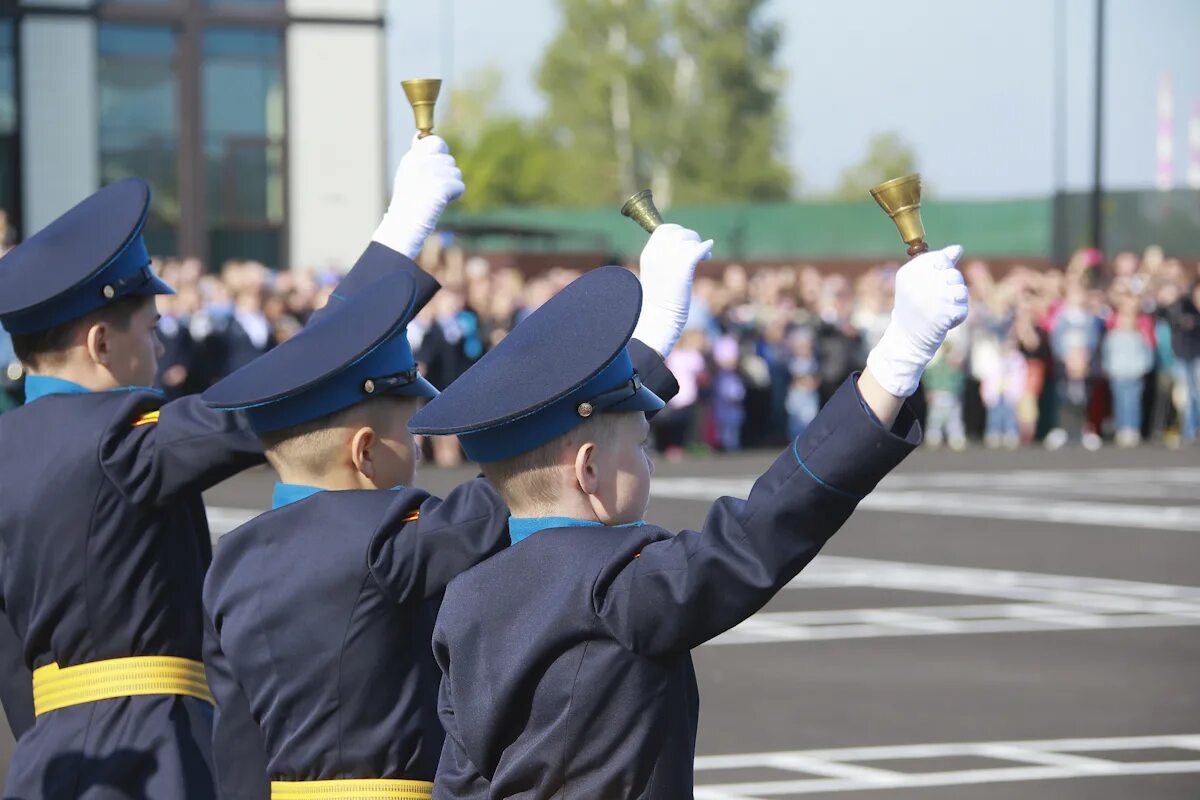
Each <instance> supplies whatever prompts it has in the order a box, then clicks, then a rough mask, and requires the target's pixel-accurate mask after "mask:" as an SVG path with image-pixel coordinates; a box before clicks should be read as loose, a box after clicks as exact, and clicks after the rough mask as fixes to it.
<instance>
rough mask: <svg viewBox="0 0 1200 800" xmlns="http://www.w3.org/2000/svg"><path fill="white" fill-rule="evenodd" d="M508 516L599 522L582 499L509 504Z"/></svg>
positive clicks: (589, 505) (590, 507) (589, 506)
mask: <svg viewBox="0 0 1200 800" xmlns="http://www.w3.org/2000/svg"><path fill="white" fill-rule="evenodd" d="M509 516H513V517H517V518H518V519H532V518H536V517H568V518H570V519H583V520H587V521H589V522H593V521H594V522H599V520H598V519H597V518H596V512H595V511H593V510H592V506H591V504H590V503H588V502H587V501H586V500H585V499H583V498H582V497H580V498H571V499H563V498H560V499H558V500H556V501H555V502H553V503H528V504H522V503H519V502H516V503H510V504H509Z"/></svg>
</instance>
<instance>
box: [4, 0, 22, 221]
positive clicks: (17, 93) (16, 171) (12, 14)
mask: <svg viewBox="0 0 1200 800" xmlns="http://www.w3.org/2000/svg"><path fill="white" fill-rule="evenodd" d="M19 3H20V0H0V21H3V22H6V23H11V24H12V26H13V31H12V42H13V104H14V105H15V107H16V115H17V130H16V134H15V136H16V140H15V142H14V146H13V165H12V168H13V186H14V188H15V189H16V192H15V194H14V196H13V207H12V208H7V209H5V211H7V212H8V224H9V225H10V226H12V228H13V230H15V231H16V233H17V241H18V242H19V241H21V240H22V239H24V238H25V145H24V141H23V136H24V128H23V124H24V121H25V115H24V114H22V113H21V106H22V102H21V82H22V79H23V77H24V76H23V75H22V73H21V42H22V38H23V37H22V36H21V6H20V5H19Z"/></svg>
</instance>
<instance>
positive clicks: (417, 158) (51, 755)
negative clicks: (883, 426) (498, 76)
mask: <svg viewBox="0 0 1200 800" xmlns="http://www.w3.org/2000/svg"><path fill="white" fill-rule="evenodd" d="M436 147H437V143H436V142H435V143H433V145H429V144H424V145H421V147H420V148H417V147H414V151H415V152H414V153H410V154H409V156H406V157H405V160H404V163H403V164H402V167H401V169H399V170H398V171H397V174H396V188H397V189H398V190H399V191H398V194H399V195H402V196H400V197H398V198H397V199H395V200H394V202H393V204H392V207H391V208H390V209H389V212H388V215H387V216H386V217H385V219H384V221H383V223H381V224H380V226H379V230H378V231H377V232H376V234H375V237H374V240H373V241H372V243H371V244H370V245H368V247H367V249H366V250H365V252H364V253H363V255H362V256H361V258H360V259H359V261H358V262H357V263H356V265H355V267H354V269H353V270H352V271H351V272H350V274H349V275H348V276H347V277H346V279H345V280H344V281H343V282H342V284H341V286H340V287H339V293H340V294H342V295H343V296H353V295H354V294H355V293H357V292H358V291H359V290H360V289H362V288H363V287H364V286H365V285H366V284H367V283H369V282H370V281H371V280H372V279H374V278H378V277H379V276H381V275H386V274H390V273H405V272H407V273H409V274H412V275H414V276H415V277H414V278H412V280H413V281H414V282H415V283H417V284H418V285H419V289H418V290H417V291H418V292H419V293H420V294H422V295H427V294H429V293H431V292H432V288H433V287H436V282H434V281H432V279H429V278H428V277H427V276H424V275H423V273H421V271H420V270H419V269H418V268H417V267H416V265H415V264H414V263H413V262H412V261H411V258H410V255H415V253H416V250H415V249H413V248H414V245H417V246H419V243H420V241H423V239H424V237H425V235H426V234H427V233H428V231H429V230H431V229H432V226H433V224H434V222H435V221H436V219H437V216H438V214H440V211H441V208H442V207H443V206H444V205H445V203H446V202H447V201H448V197H447V194H448V193H449V194H453V192H454V190H455V184H456V183H457V184H458V186H459V187H461V175H458V174H457V167H456V166H454V163H453V159H452V158H450V156H449V155H448V154H446V153H445V152H443V151H441V150H438V149H436ZM442 147H444V145H442ZM458 191H461V188H459V189H458ZM149 206H150V189H149V187H148V186H147V185H146V183H145V182H144V181H141V180H139V179H137V178H127V179H125V180H122V181H118V182H116V183H114V184H111V185H109V186H106V187H105V188H103V189H101V190H100V191H98V192H96V193H95V194H93V195H91V196H90V197H88V198H86V199H85V200H83V201H82V202H81V203H79V204H78V205H77V206H75V207H74V208H72V209H71V210H69V211H67V212H66V213H64V214H63V215H62V216H61V217H59V218H58V219H56V220H55V221H54V222H52V223H51V224H50V225H48V226H47V227H46V228H44V229H43V230H41V231H39V232H38V233H37V234H35V235H34V236H32V237H30V238H29V239H28V240H26V241H25V242H24V243H23V244H21V245H20V246H19V247H17V248H16V249H15V250H13V251H12V252H10V253H8V254H7V255H6V256H5V257H4V259H3V261H2V262H0V323H2V324H3V326H4V328H5V329H6V330H7V331H8V332H9V333H11V334H12V336H13V345H14V349H15V350H16V353H17V356H18V357H19V358H20V359H21V361H22V362H23V363H24V364H25V366H26V367H27V368H28V378H27V380H26V384H25V392H26V405H25V406H23V407H21V408H18V409H15V410H13V411H11V412H8V413H6V414H4V415H3V416H2V417H0V470H3V472H2V474H0V550H2V551H3V564H2V570H0V610H2V611H3V614H4V616H5V617H6V618H7V619H6V620H0V624H5V623H7V624H10V625H11V628H12V631H11V634H12V635H9V634H10V631H7V630H5V631H0V648H3V650H4V652H3V654H2V658H3V662H4V663H5V664H6V665H8V664H11V663H13V662H18V661H19V662H20V668H19V669H8V670H6V671H5V674H4V675H3V676H2V677H0V680H3V682H4V683H3V688H2V689H0V696H2V697H3V701H4V704H5V711H6V713H7V715H8V718H9V722H10V725H11V726H12V728H13V732H14V733H15V734H16V735H17V736H18V737H19V738H18V742H17V747H16V750H15V751H14V753H13V758H12V762H11V764H10V767H9V772H8V780H7V784H6V787H5V792H4V796H5V797H20V798H23V800H36V798H48V799H52V800H64V799H67V798H75V797H82V796H87V797H93V796H98V795H97V793H102V794H105V796H110V795H111V796H116V795H118V794H119V795H120V796H122V797H154V798H158V797H163V798H168V797H169V798H176V797H180V798H182V797H187V798H193V799H194V800H204V799H205V798H210V797H213V796H215V793H216V790H215V788H214V785H213V777H212V771H211V752H210V747H211V738H212V726H211V725H212V723H211V720H212V709H211V703H212V697H211V694H210V692H209V689H208V686H207V685H206V682H205V676H204V668H203V665H202V664H201V662H200V658H201V641H202V638H203V634H202V630H203V615H202V613H201V603H200V596H201V588H202V585H203V580H204V572H205V569H206V568H207V567H208V563H209V561H210V559H211V554H212V547H211V544H210V538H209V530H208V525H207V522H206V519H205V512H204V504H203V500H202V497H201V492H202V491H203V490H205V489H207V488H208V487H210V486H213V485H215V484H216V483H218V482H220V481H222V480H224V479H226V478H228V477H230V476H232V475H234V474H235V473H237V472H239V471H241V470H243V469H246V468H247V467H250V466H254V465H257V464H260V463H262V460H263V454H262V446H261V445H260V444H259V442H258V439H257V438H256V437H255V436H254V434H253V433H252V432H251V430H250V429H249V428H248V427H247V425H246V422H245V419H244V418H243V417H242V416H241V415H238V414H222V413H218V412H215V411H212V410H210V409H208V408H207V407H206V406H205V405H204V404H203V403H202V402H200V398H199V397H197V396H189V397H182V398H180V399H178V400H174V401H171V402H167V401H166V399H165V398H164V396H163V395H162V393H161V392H159V391H157V390H155V389H152V388H149V387H150V386H151V385H152V383H153V381H154V376H155V372H156V362H157V359H158V357H159V355H160V354H161V344H160V343H159V341H158V339H157V326H156V323H157V319H158V317H157V313H156V309H155V304H154V298H155V296H157V295H160V294H169V293H171V292H172V289H171V287H169V286H168V285H167V284H165V283H164V282H163V281H162V280H161V279H160V278H159V277H158V276H157V275H156V274H155V273H154V271H153V268H152V266H151V263H150V256H149V254H148V252H147V250H146V246H145V243H144V241H143V238H142V229H143V227H144V225H145V222H146V217H147V214H148V211H149ZM430 284H432V287H431V285H430ZM14 650H15V651H16V652H14Z"/></svg>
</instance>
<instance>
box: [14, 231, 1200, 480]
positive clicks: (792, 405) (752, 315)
mask: <svg viewBox="0 0 1200 800" xmlns="http://www.w3.org/2000/svg"><path fill="white" fill-rule="evenodd" d="M433 238H434V241H431V244H430V246H429V247H427V248H426V251H425V252H424V253H423V254H422V257H421V259H422V266H423V267H424V268H425V269H427V270H429V271H430V272H432V273H434V274H435V275H436V276H437V277H438V279H439V280H440V281H441V283H442V285H443V290H442V291H441V292H439V293H438V295H437V296H436V297H435V298H434V300H433V302H432V303H430V305H429V306H428V307H427V308H426V309H425V310H424V311H423V312H422V313H421V314H420V316H419V317H418V318H417V320H416V321H415V322H414V324H412V325H411V326H410V328H409V336H410V339H411V341H412V344H413V348H414V352H415V353H416V355H417V359H418V361H419V362H420V363H421V365H422V367H423V369H424V370H425V373H426V375H427V377H428V378H429V379H430V380H431V381H432V382H433V383H434V384H435V385H437V386H445V385H447V384H448V383H449V382H450V381H452V380H454V379H455V378H456V377H457V376H458V375H460V374H461V373H462V372H463V371H464V370H465V369H466V368H467V367H469V366H470V365H471V364H472V363H473V362H474V361H475V360H477V359H478V358H479V357H480V356H481V355H482V354H483V353H484V352H486V351H487V350H488V349H489V348H491V347H493V346H494V345H495V344H496V343H497V342H499V341H500V340H501V339H502V338H503V337H504V335H505V334H506V333H507V332H508V331H509V330H511V328H512V326H513V325H515V324H517V323H518V322H520V320H521V319H522V318H523V317H524V316H526V315H528V314H529V313H530V312H531V311H533V310H534V309H535V308H537V307H538V306H539V305H540V304H541V303H543V302H545V300H546V299H548V298H549V297H551V296H552V295H553V294H554V293H555V292H557V291H558V290H559V289H561V288H562V287H563V286H565V285H566V284H567V283H569V282H570V281H571V280H573V279H574V278H575V277H576V276H577V274H578V273H576V272H573V271H570V270H566V269H553V270H550V271H548V272H545V273H543V274H538V275H525V274H523V273H522V272H520V271H518V270H515V269H507V268H506V269H498V268H494V267H493V266H492V265H491V264H489V262H488V261H487V260H486V259H485V258H482V257H478V256H476V257H467V256H466V255H465V254H464V253H463V251H462V250H461V249H459V248H457V247H453V246H451V247H445V248H443V247H441V245H440V243H439V241H436V237H433ZM898 267H899V265H898V264H888V265H881V266H879V267H877V268H874V269H870V270H867V271H865V272H861V273H858V274H855V275H853V276H850V275H847V274H844V273H841V272H832V271H824V272H823V271H821V270H818V269H816V268H814V267H811V266H804V265H795V266H784V267H772V268H762V269H755V270H747V269H744V268H742V267H740V266H738V265H731V266H728V267H725V268H724V269H722V270H720V271H719V272H715V273H712V275H711V276H702V277H698V278H697V279H696V282H695V296H694V303H693V309H692V314H691V317H690V319H689V322H688V327H687V330H686V331H685V333H684V335H683V337H682V339H681V340H680V342H679V344H678V346H677V347H676V349H675V350H674V352H672V353H671V354H670V357H669V358H668V363H669V365H670V367H671V369H672V371H673V372H674V374H675V375H676V377H677V378H678V380H679V384H680V392H679V394H678V395H677V396H676V397H675V398H674V399H673V400H672V401H671V403H670V404H669V406H668V407H667V408H666V409H665V410H664V411H663V412H662V413H660V414H659V415H658V416H657V417H656V418H655V420H654V429H655V439H656V444H657V447H658V449H659V450H660V451H661V452H664V453H665V454H666V455H667V457H668V458H672V459H675V458H680V457H682V456H683V455H684V454H685V453H687V452H708V451H713V450H718V451H734V450H739V449H743V448H752V447H760V446H778V445H780V444H783V443H785V442H787V441H788V440H789V439H790V438H791V437H793V436H795V435H797V434H798V433H799V432H800V431H802V430H803V429H804V428H805V427H806V426H807V425H808V424H809V423H810V422H811V421H812V419H813V417H815V416H816V413H817V410H818V409H819V408H820V406H821V404H822V403H824V401H825V400H826V399H828V397H829V396H830V395H831V394H832V392H833V391H834V390H835V389H836V388H837V387H838V385H839V384H841V383H842V381H844V380H845V378H846V377H847V376H848V375H850V374H851V373H852V372H854V371H856V370H859V369H862V367H863V364H864V363H865V360H866V355H867V352H868V351H869V350H870V349H871V347H873V346H874V344H875V342H876V341H877V340H878V339H879V337H880V336H881V335H882V333H883V330H884V328H885V327H886V326H887V323H888V318H889V312H890V308H891V302H892V301H891V294H892V286H893V279H894V276H895V271H896V269H897V268H898ZM157 268H158V270H159V271H160V273H161V274H162V275H163V277H164V278H165V279H166V280H167V281H168V282H169V283H170V284H171V285H173V286H175V287H176V289H177V291H178V293H177V294H176V295H175V296H173V297H164V298H161V312H162V324H161V332H162V339H163V343H164V347H165V354H164V357H163V359H162V364H161V371H160V381H161V385H162V387H163V389H164V390H165V391H166V392H167V394H168V395H170V396H177V395H181V394H186V393H190V392H196V391H202V390H203V389H204V388H206V387H207V386H209V385H211V384H212V383H213V382H214V381H215V380H217V379H218V378H220V377H221V376H223V375H225V374H228V373H229V372H231V371H232V370H235V369H237V368H239V367H241V366H243V365H244V364H246V363H249V362H250V361H251V360H253V359H254V358H255V357H257V356H258V355H260V354H262V353H264V352H266V351H267V350H268V349H270V348H271V347H273V346H275V345H276V344H277V343H279V342H281V341H283V340H284V339H287V338H288V337H289V336H292V335H294V334H295V333H296V332H297V331H298V330H299V329H300V328H301V326H302V325H303V324H304V322H305V320H306V319H307V318H308V317H309V315H310V314H312V312H313V311H314V310H315V309H317V308H320V307H321V306H322V305H324V303H325V302H326V301H327V300H328V297H329V294H330V293H331V292H332V290H333V287H334V286H335V284H336V283H337V280H338V277H339V276H338V275H336V274H334V273H312V272H279V273H275V272H272V271H271V270H268V269H267V268H266V267H264V266H262V265H261V264H258V263H255V262H229V263H227V264H225V265H223V266H222V267H221V268H220V269H219V270H217V271H215V272H210V271H208V270H206V269H205V268H204V265H202V264H201V263H200V262H198V261H196V260H194V259H189V260H182V261H173V260H168V261H163V262H161V263H159V264H158V265H157ZM963 271H964V273H965V276H966V279H967V283H968V285H969V286H970V290H971V303H972V308H971V314H970V317H969V318H968V320H967V323H966V324H965V325H964V326H962V327H961V328H959V329H958V330H956V331H954V332H953V334H952V335H951V336H950V338H949V339H948V340H947V342H946V343H945V345H944V346H943V348H942V349H941V351H940V352H939V354H938V356H937V358H936V359H935V360H934V362H933V364H931V365H930V367H929V369H928V371H927V372H926V375H925V380H924V382H923V385H922V390H921V392H920V393H919V395H918V396H917V397H916V398H915V404H916V407H917V409H918V411H919V413H920V414H921V415H922V416H923V417H924V419H925V423H926V426H925V427H926V442H927V444H928V446H930V447H941V446H946V447H950V448H954V449H962V448H964V447H966V446H967V444H968V442H969V441H971V440H977V441H981V442H983V444H984V445H985V446H987V447H993V448H1000V447H1003V448H1015V447H1018V446H1021V445H1028V444H1031V443H1034V442H1041V443H1043V444H1044V446H1046V447H1048V448H1051V449H1056V448H1059V447H1062V446H1063V445H1066V444H1068V443H1075V444H1078V445H1081V446H1083V447H1086V448H1089V449H1095V448H1098V447H1100V446H1102V443H1103V442H1104V441H1111V442H1112V443H1114V444H1116V445H1117V446H1122V447H1128V446H1134V445H1137V444H1138V443H1139V442H1141V441H1143V440H1145V439H1150V440H1154V441H1161V442H1164V443H1166V444H1167V445H1169V446H1176V445H1178V444H1180V443H1184V442H1192V441H1194V440H1195V439H1196V436H1197V430H1198V426H1200V310H1198V306H1200V273H1198V271H1197V265H1196V264H1195V263H1191V262H1189V263H1185V262H1181V261H1179V260H1177V259H1171V258H1165V257H1164V255H1163V253H1162V252H1161V251H1160V250H1158V249H1157V248H1149V249H1147V250H1146V252H1145V253H1142V254H1136V253H1120V254H1118V255H1116V256H1115V257H1114V258H1113V259H1112V260H1111V262H1105V261H1104V260H1103V258H1102V257H1101V255H1100V254H1099V253H1098V252H1096V251H1092V250H1081V251H1079V252H1078V253H1076V254H1075V256H1074V257H1073V258H1072V259H1071V261H1070V263H1069V264H1068V265H1067V266H1066V268H1065V269H1062V270H1058V269H1053V270H1045V271H1043V270H1036V269H1030V268H1024V267H1015V268H1011V269H1008V270H1007V271H1005V272H1004V273H1003V274H1000V273H998V272H997V271H995V270H993V269H992V268H991V267H990V266H989V265H988V264H987V263H986V262H983V261H967V262H966V263H965V266H964V268H963ZM7 347H8V342H7V341H6V339H5V338H4V337H2V336H0V365H5V364H9V363H10V362H11V361H12V357H11V350H7V351H6V348H7ZM18 378H19V369H16V368H14V367H13V366H12V365H10V367H9V369H8V372H7V376H6V384H7V388H8V391H7V392H6V393H5V395H6V398H7V399H6V400H4V399H0V407H2V403H3V402H7V403H9V404H12V403H14V402H16V401H17V400H18V399H19V381H18ZM431 447H432V455H433V457H434V458H435V460H436V461H437V462H438V463H442V464H454V463H457V462H458V460H459V458H460V454H459V452H458V448H457V445H456V443H455V442H454V441H453V440H452V439H448V440H444V441H434V442H432V443H431Z"/></svg>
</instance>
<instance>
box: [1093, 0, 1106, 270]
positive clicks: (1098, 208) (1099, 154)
mask: <svg viewBox="0 0 1200 800" xmlns="http://www.w3.org/2000/svg"><path fill="white" fill-rule="evenodd" d="M1104 2H1105V0H1096V116H1095V120H1094V123H1095V126H1096V136H1095V151H1094V152H1093V154H1092V155H1093V159H1094V160H1093V165H1092V246H1093V247H1095V248H1097V249H1099V250H1101V251H1103V250H1104V191H1103V183H1104Z"/></svg>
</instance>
